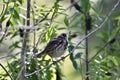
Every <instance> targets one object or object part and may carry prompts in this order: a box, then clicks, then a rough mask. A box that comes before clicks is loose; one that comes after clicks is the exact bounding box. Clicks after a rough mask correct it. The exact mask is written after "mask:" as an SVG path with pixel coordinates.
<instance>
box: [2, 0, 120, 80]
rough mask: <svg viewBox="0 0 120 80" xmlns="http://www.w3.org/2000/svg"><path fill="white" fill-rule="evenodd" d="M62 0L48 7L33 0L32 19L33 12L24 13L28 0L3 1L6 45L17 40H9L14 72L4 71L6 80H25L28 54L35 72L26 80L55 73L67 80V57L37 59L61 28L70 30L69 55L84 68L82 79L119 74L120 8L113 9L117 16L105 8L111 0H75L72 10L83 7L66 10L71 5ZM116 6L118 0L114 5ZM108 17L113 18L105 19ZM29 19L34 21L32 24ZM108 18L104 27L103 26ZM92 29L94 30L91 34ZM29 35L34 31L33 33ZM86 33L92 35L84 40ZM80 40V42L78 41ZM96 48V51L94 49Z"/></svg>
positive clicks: (113, 79)
mask: <svg viewBox="0 0 120 80" xmlns="http://www.w3.org/2000/svg"><path fill="white" fill-rule="evenodd" d="M28 1H29V0H28ZM62 1H65V0H54V2H53V3H51V5H50V7H48V5H46V4H45V5H44V4H43V5H39V4H38V3H37V0H32V1H31V2H33V4H31V6H29V8H30V12H29V13H30V15H31V16H30V18H28V15H27V16H25V15H24V14H26V13H25V12H27V11H26V8H25V7H24V5H26V4H25V0H3V1H1V2H0V4H1V5H2V9H1V13H0V30H2V32H4V34H0V45H3V44H4V43H5V40H10V41H13V42H12V44H9V54H8V56H7V57H10V58H9V59H8V61H7V66H6V67H5V68H6V69H7V70H8V71H5V70H4V71H5V72H6V73H5V72H3V73H2V72H0V79H1V80H5V79H7V78H8V77H12V78H13V79H14V80H19V78H21V75H22V68H23V66H22V65H21V64H22V63H23V61H24V60H23V59H25V62H24V63H25V69H26V75H30V74H31V75H30V76H26V75H25V80H40V79H41V80H52V79H53V77H56V80H62V79H63V77H64V74H63V73H62V69H61V65H62V62H60V61H61V60H62V59H61V60H60V61H58V62H56V63H55V64H54V62H53V63H52V60H51V59H50V57H48V56H47V55H43V56H42V57H41V58H40V59H38V60H37V59H36V58H33V55H35V54H37V53H40V52H41V51H42V50H43V49H44V47H43V45H46V44H47V42H49V41H50V39H52V38H53V37H55V36H56V35H58V34H59V33H61V32H67V33H68V36H69V38H68V40H69V46H68V52H69V54H68V55H69V58H70V61H71V63H72V65H73V67H74V69H75V70H76V71H77V72H78V73H80V75H81V77H82V79H85V80H89V79H90V80H117V79H119V77H120V75H119V73H120V70H119V67H120V62H119V60H120V59H119V57H120V55H119V52H120V37H119V34H120V32H119V31H120V17H119V13H120V12H119V11H117V10H116V7H114V9H115V10H116V11H112V15H110V16H108V15H106V14H104V12H105V11H104V10H103V8H102V7H105V5H102V6H100V5H101V4H103V3H104V4H106V2H105V1H103V0H100V1H98V3H94V2H92V1H90V0H79V1H78V2H77V3H74V0H71V5H70V7H68V8H67V9H68V10H72V8H74V10H77V11H78V12H77V13H74V14H73V15H72V16H71V14H69V13H68V12H67V11H66V10H67V9H64V6H63V5H62V4H61V2H62ZM116 2H117V1H116ZM117 3H118V2H117ZM97 4H99V5H97ZM109 4H110V3H109ZM115 5H116V4H113V6H115ZM119 5H120V4H119ZM27 9H28V8H27ZM112 10H113V9H112ZM73 12H74V11H73ZM102 12H103V14H102ZM109 13H110V12H108V13H107V14H109ZM106 18H108V19H107V21H105V20H106ZM28 21H30V23H31V25H27V23H28ZM104 22H105V23H104ZM103 23H104V25H102V28H101V27H100V25H101V24H103ZM21 25H22V26H21ZM26 25H27V26H26ZM4 26H5V27H4ZM96 29H98V30H99V31H97V30H96ZM100 29H101V30H100ZM95 30H96V31H95ZM91 32H93V34H94V35H89V34H90V33H91ZM95 32H96V33H95ZM26 34H28V38H27V37H26ZM84 36H87V37H85V38H84V40H83V41H84V42H83V41H81V40H80V38H79V37H84ZM93 38H94V39H93ZM24 40H26V44H27V45H26V46H22V44H23V43H24V42H25V41H24ZM76 40H77V41H76ZM79 42H80V44H79V45H77V44H78V43H79ZM91 47H92V50H91V49H90V48H91ZM24 49H25V52H24V53H25V55H22V54H21V53H22V51H21V50H24ZM16 51H18V52H16ZM14 52H16V53H15V55H11V54H13V53H14ZM94 52H95V54H93V53H94ZM16 55H17V56H16ZM22 56H24V58H22ZM5 58H6V57H5ZM65 58H66V57H65ZM38 70H40V71H38ZM37 71H38V72H37ZM7 72H8V73H9V74H10V75H9V74H8V73H7ZM34 72H36V73H34ZM32 73H34V74H32Z"/></svg>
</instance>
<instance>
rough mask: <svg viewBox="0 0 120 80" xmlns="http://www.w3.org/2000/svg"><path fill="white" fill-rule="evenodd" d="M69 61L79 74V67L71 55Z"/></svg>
mask: <svg viewBox="0 0 120 80" xmlns="http://www.w3.org/2000/svg"><path fill="white" fill-rule="evenodd" d="M70 60H71V62H72V65H73V67H74V69H75V70H76V71H77V72H80V73H81V70H80V68H79V65H78V64H77V62H76V61H75V58H74V56H73V54H71V55H70Z"/></svg>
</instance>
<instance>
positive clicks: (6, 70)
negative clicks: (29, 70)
mask: <svg viewBox="0 0 120 80" xmlns="http://www.w3.org/2000/svg"><path fill="white" fill-rule="evenodd" d="M0 66H1V67H2V68H3V69H4V71H5V72H6V73H7V74H8V76H9V77H10V79H11V80H14V79H13V77H12V76H11V75H10V73H9V72H8V71H7V70H6V68H5V67H4V66H3V65H2V64H1V63H0Z"/></svg>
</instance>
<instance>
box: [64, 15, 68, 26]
mask: <svg viewBox="0 0 120 80" xmlns="http://www.w3.org/2000/svg"><path fill="white" fill-rule="evenodd" d="M64 23H65V25H66V26H67V27H68V26H69V21H68V18H67V16H65V18H64Z"/></svg>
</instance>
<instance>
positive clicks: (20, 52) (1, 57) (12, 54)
mask: <svg viewBox="0 0 120 80" xmlns="http://www.w3.org/2000/svg"><path fill="white" fill-rule="evenodd" d="M20 53H21V52H18V53H16V54H9V55H6V56H2V57H0V59H4V58H8V57H11V56H16V55H18V54H20Z"/></svg>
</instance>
